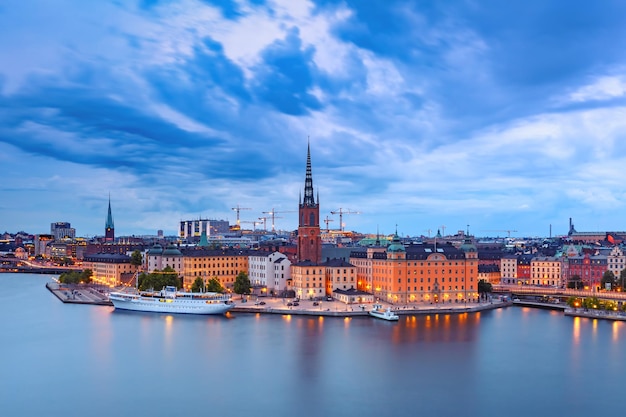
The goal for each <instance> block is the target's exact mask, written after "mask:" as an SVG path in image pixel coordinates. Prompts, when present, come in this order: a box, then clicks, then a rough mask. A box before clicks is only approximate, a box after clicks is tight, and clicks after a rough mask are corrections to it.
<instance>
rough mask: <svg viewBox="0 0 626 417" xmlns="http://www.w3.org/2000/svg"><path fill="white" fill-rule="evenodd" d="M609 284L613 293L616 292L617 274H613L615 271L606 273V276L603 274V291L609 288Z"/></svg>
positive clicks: (601, 281)
mask: <svg viewBox="0 0 626 417" xmlns="http://www.w3.org/2000/svg"><path fill="white" fill-rule="evenodd" d="M607 284H609V285H608V287H609V289H611V290H613V291H614V290H615V287H616V285H615V274H614V273H613V271H604V274H602V280H600V285H601V287H602V289H605V288H607Z"/></svg>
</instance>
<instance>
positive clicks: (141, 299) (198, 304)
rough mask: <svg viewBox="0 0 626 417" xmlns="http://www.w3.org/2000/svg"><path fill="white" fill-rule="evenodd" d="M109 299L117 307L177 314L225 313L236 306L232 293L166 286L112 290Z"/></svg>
mask: <svg viewBox="0 0 626 417" xmlns="http://www.w3.org/2000/svg"><path fill="white" fill-rule="evenodd" d="M109 300H111V302H112V303H113V306H114V307H115V308H116V309H120V310H132V311H146V312H151V313H176V314H224V313H226V312H227V311H228V310H230V309H231V308H233V307H234V304H233V303H232V302H231V300H230V295H228V294H219V293H190V292H181V291H177V290H176V287H165V288H164V289H163V290H161V291H154V292H148V291H142V292H139V293H134V294H130V293H125V292H112V293H111V294H109Z"/></svg>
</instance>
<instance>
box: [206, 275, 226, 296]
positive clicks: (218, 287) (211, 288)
mask: <svg viewBox="0 0 626 417" xmlns="http://www.w3.org/2000/svg"><path fill="white" fill-rule="evenodd" d="M206 290H207V291H208V292H220V293H221V292H224V291H225V288H224V287H223V286H222V283H221V282H220V280H219V279H217V277H213V278H211V279H210V280H209V282H208V283H207V286H206Z"/></svg>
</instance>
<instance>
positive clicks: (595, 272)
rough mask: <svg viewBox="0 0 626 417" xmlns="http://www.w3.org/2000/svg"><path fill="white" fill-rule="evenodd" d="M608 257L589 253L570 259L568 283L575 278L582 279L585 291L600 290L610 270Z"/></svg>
mask: <svg viewBox="0 0 626 417" xmlns="http://www.w3.org/2000/svg"><path fill="white" fill-rule="evenodd" d="M607 261H608V257H607V256H606V255H590V254H589V253H588V252H586V253H583V254H582V255H579V256H571V257H569V258H568V263H569V269H568V277H567V281H568V282H569V281H571V280H572V278H573V277H574V276H578V277H580V279H581V280H582V283H583V286H584V288H585V289H588V290H592V291H598V290H600V281H601V280H602V276H603V275H604V273H605V272H606V271H607V269H608V262H607Z"/></svg>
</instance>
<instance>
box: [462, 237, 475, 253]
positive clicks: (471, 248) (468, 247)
mask: <svg viewBox="0 0 626 417" xmlns="http://www.w3.org/2000/svg"><path fill="white" fill-rule="evenodd" d="M459 249H461V250H462V251H463V252H476V251H477V250H478V249H476V246H475V245H474V244H473V243H472V240H471V239H470V238H465V241H464V242H463V244H462V245H461V246H460V247H459Z"/></svg>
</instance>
